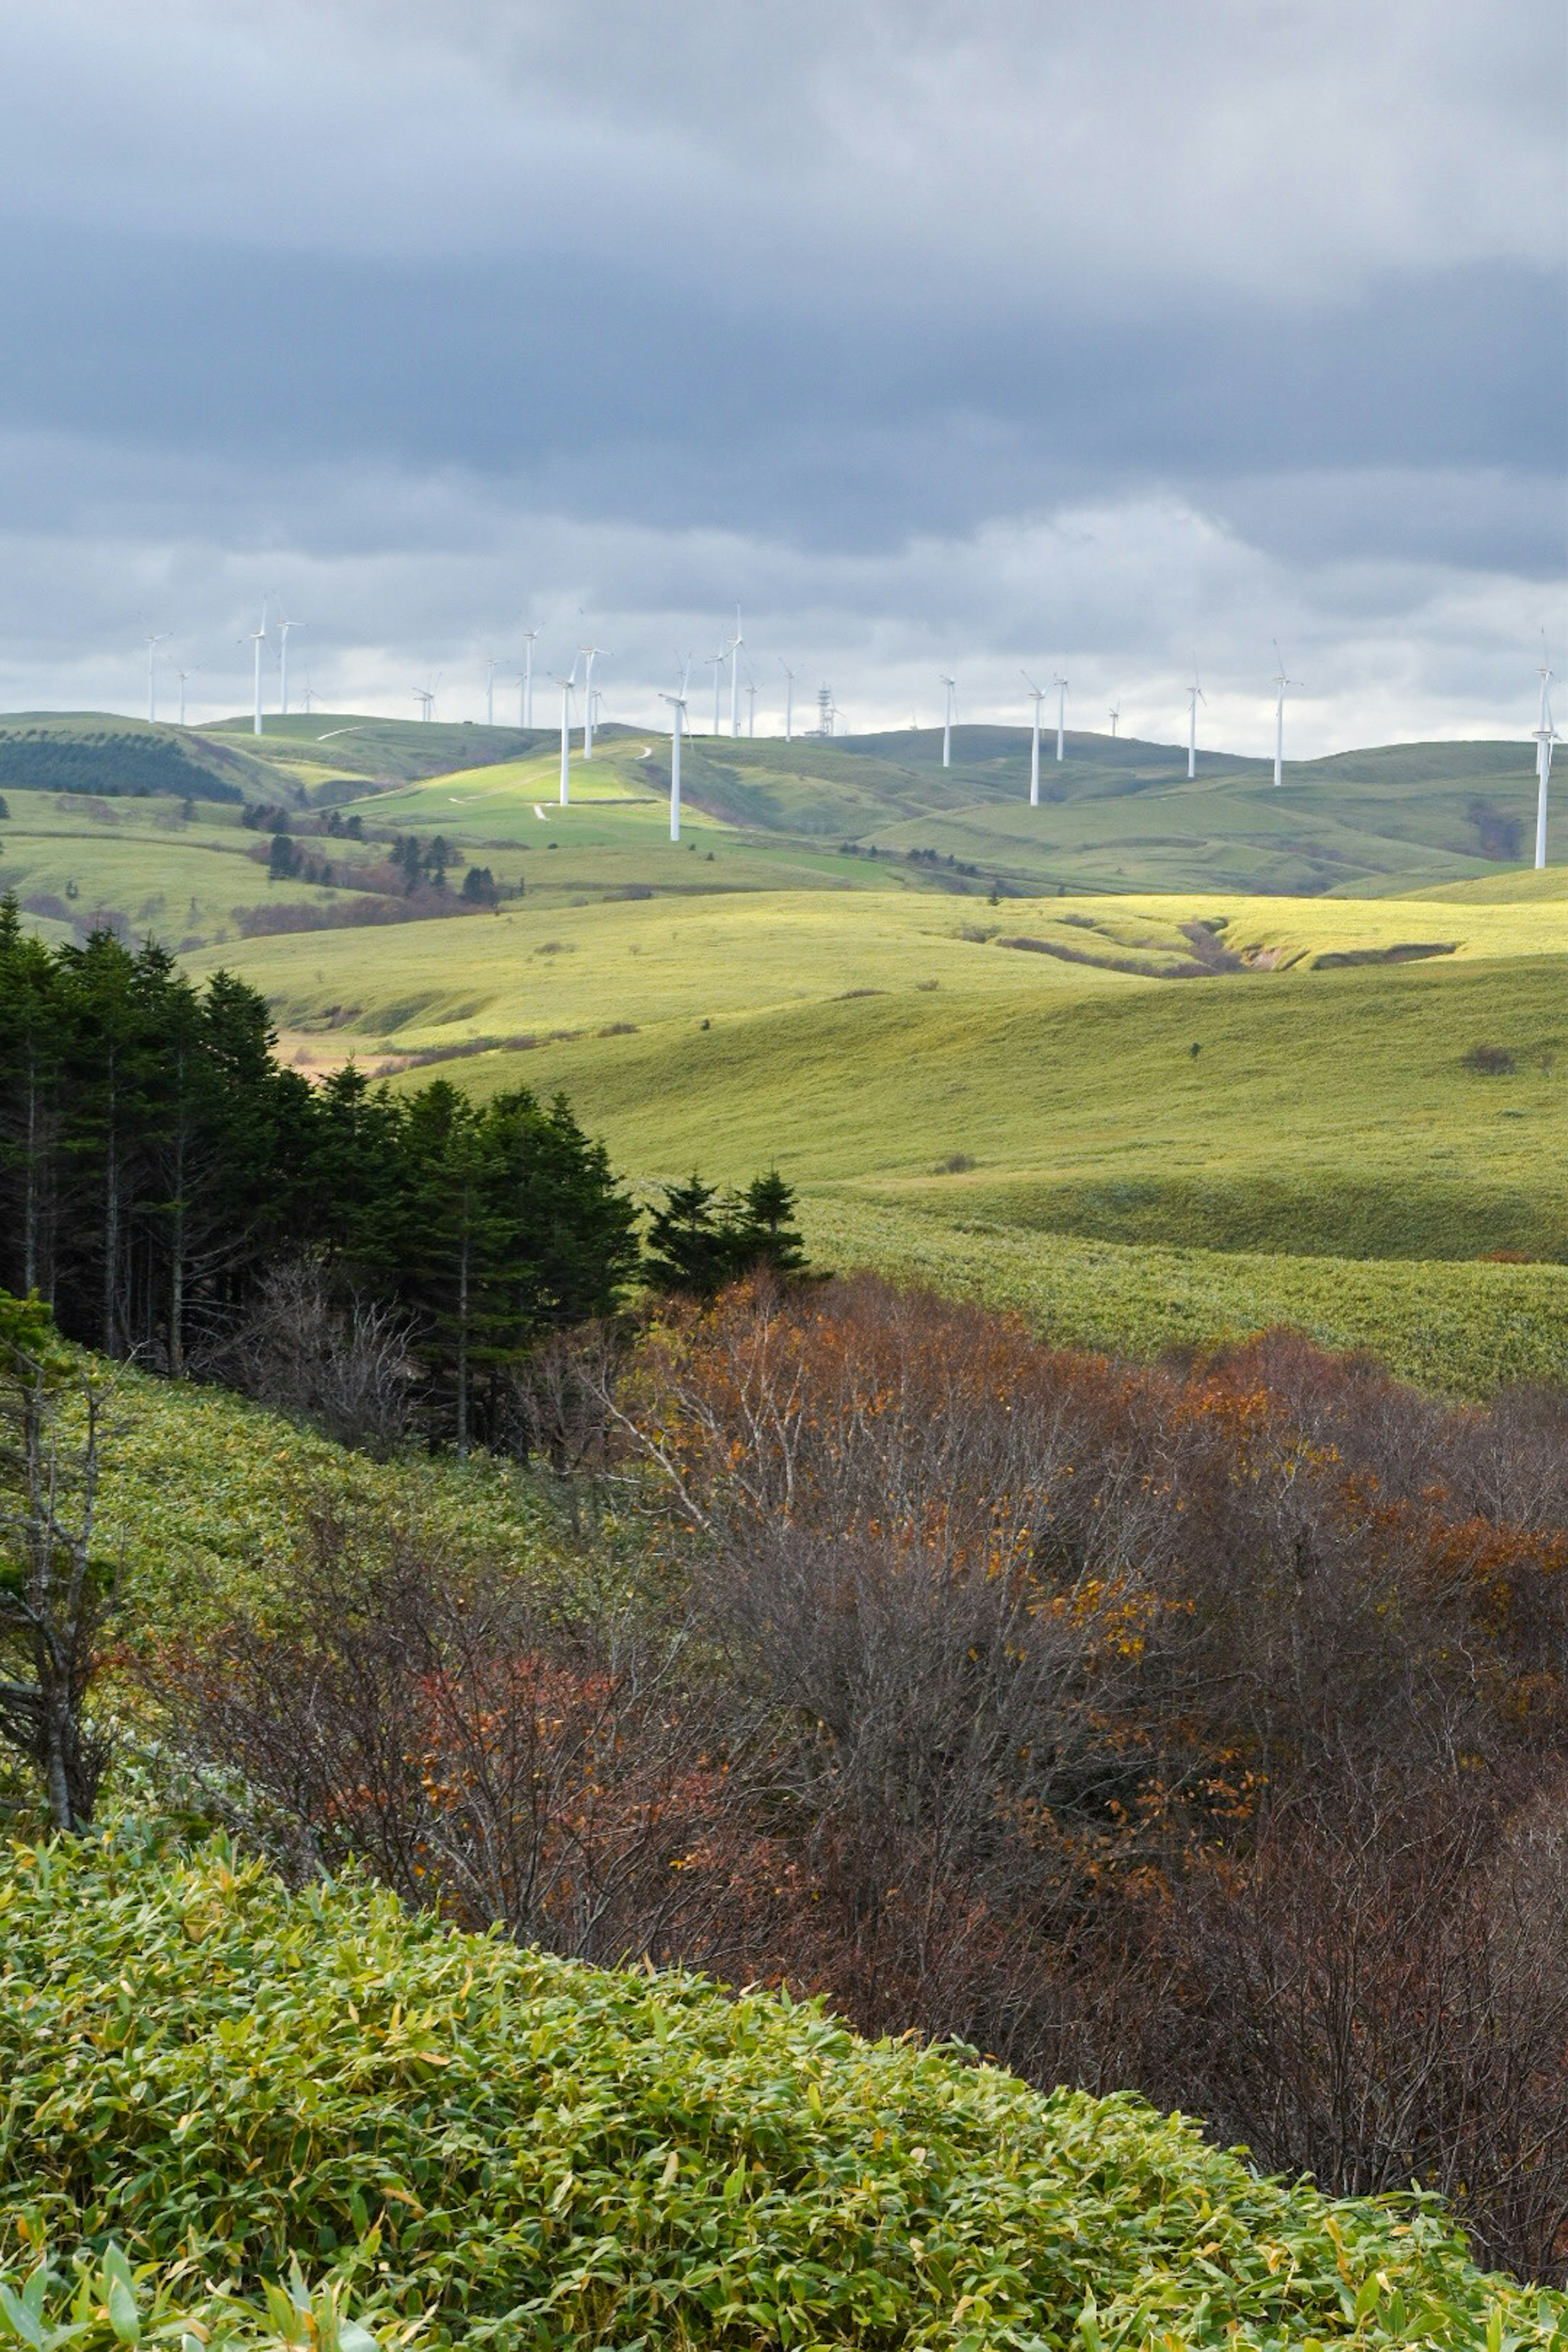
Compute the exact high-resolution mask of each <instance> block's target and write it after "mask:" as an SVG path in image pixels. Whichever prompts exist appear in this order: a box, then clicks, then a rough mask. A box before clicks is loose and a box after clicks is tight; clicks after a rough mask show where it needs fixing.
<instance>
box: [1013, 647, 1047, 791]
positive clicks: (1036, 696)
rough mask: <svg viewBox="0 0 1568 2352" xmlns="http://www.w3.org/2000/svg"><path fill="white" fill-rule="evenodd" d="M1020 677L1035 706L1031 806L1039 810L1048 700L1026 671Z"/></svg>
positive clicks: (1030, 749)
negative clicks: (1043, 710) (1043, 717)
mask: <svg viewBox="0 0 1568 2352" xmlns="http://www.w3.org/2000/svg"><path fill="white" fill-rule="evenodd" d="M1018 675H1019V677H1021V678H1022V679H1023V681H1024V683H1025V685H1026V687H1027V688H1028V689H1029V699H1030V701H1031V702H1032V703H1033V704H1034V706H1035V732H1034V740H1032V742H1031V743H1030V746H1029V806H1030V807H1031V808H1038V807H1039V805H1040V705H1041V703H1042V702H1044V700H1045V698H1046V689H1045V688H1044V687H1043V686H1037V685H1036V684H1035V681H1034V679H1033V678H1032V677H1030V676H1029V673H1028V671H1027V670H1026V669H1021V670H1020V671H1019V672H1018Z"/></svg>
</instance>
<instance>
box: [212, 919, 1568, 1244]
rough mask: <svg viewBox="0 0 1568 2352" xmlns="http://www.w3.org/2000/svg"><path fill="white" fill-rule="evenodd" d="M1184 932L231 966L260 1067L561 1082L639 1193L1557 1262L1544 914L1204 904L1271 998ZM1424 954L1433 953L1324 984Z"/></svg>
mask: <svg viewBox="0 0 1568 2352" xmlns="http://www.w3.org/2000/svg"><path fill="white" fill-rule="evenodd" d="M1204 903H1205V902H1201V901H1193V902H1188V904H1187V906H1185V907H1184V906H1183V905H1182V903H1181V902H1179V901H1176V902H1172V901H1160V902H1142V904H1128V903H1123V904H1121V905H1117V904H1114V903H1109V902H1106V901H1087V902H1079V903H1078V904H1076V905H1075V904H1074V903H1073V902H1070V901H1069V902H1061V901H1046V902H1043V903H1040V904H1037V905H1034V906H1028V907H1025V908H1005V909H995V910H989V909H988V910H986V912H987V920H986V922H985V923H984V924H977V923H975V922H974V921H973V919H970V918H967V917H965V916H964V915H963V912H962V910H960V909H956V908H953V907H952V904H951V902H949V901H946V900H943V899H936V898H894V897H890V896H888V895H885V894H884V895H878V896H874V897H858V898H844V897H840V896H838V895H836V894H825V893H814V894H805V893H798V894H790V895H781V896H769V897H763V896H751V897H747V898H740V899H736V900H725V899H721V898H709V899H705V900H699V901H695V902H693V903H691V904H690V905H683V906H681V907H679V908H672V907H669V906H667V905H663V904H658V903H655V904H638V905H600V906H589V907H581V908H573V907H570V906H552V907H550V908H535V907H533V906H532V905H531V903H530V902H525V903H524V906H523V907H522V908H521V909H519V910H517V911H515V912H509V913H507V914H505V915H503V916H502V917H500V919H493V920H487V921H483V922H476V923H473V924H471V925H467V926H458V925H453V924H430V925H424V926H419V927H410V928H405V929H397V930H395V931H386V932H378V933H375V934H374V935H364V936H362V937H358V938H356V939H355V940H354V942H353V955H352V962H351V961H350V960H349V959H348V958H345V957H344V956H342V955H341V954H339V953H338V952H336V951H335V942H334V941H333V940H332V939H331V936H328V937H322V938H318V937H301V938H293V939H279V940H266V941H257V942H254V943H251V944H250V945H249V946H248V947H247V949H246V950H245V951H244V952H243V954H242V955H241V956H240V957H239V959H238V961H239V963H240V966H241V968H242V969H243V970H244V971H246V972H247V975H248V976H249V977H251V978H252V979H253V980H254V981H255V982H257V984H258V985H259V986H260V987H262V988H263V989H264V990H265V992H267V994H268V998H269V999H270V1001H271V1003H273V1005H274V1008H275V1011H276V1013H277V1016H278V1018H279V1023H280V1024H281V1025H282V1026H283V1028H284V1030H285V1032H286V1033H287V1048H288V1050H289V1053H290V1054H291V1055H306V1056H307V1057H309V1056H310V1055H320V1056H321V1058H322V1059H323V1060H333V1059H338V1058H341V1057H342V1054H343V1053H344V1052H345V1051H346V1050H348V1049H349V1048H351V1047H354V1046H357V1047H358V1048H359V1049H361V1050H362V1051H363V1052H366V1053H367V1054H369V1055H371V1056H373V1057H374V1056H375V1055H384V1054H385V1053H387V1052H392V1053H397V1052H400V1051H401V1052H403V1053H405V1054H406V1053H414V1052H425V1053H431V1052H434V1053H437V1054H439V1053H441V1052H444V1051H450V1050H452V1049H454V1048H458V1047H471V1046H474V1045H479V1044H482V1043H483V1042H484V1041H486V1040H500V1039H506V1038H512V1039H521V1040H523V1041H524V1045H525V1050H522V1051H518V1050H515V1049H514V1050H512V1051H510V1052H500V1053H493V1052H486V1053H480V1054H477V1055H473V1057H472V1058H466V1059H465V1060H464V1062H463V1065H462V1071H463V1079H464V1083H465V1085H466V1086H468V1087H471V1088H473V1089H475V1090H476V1091H479V1092H480V1093H487V1092H489V1091H491V1090H493V1089H494V1088H496V1087H500V1086H502V1085H510V1084H515V1083H518V1082H519V1081H523V1082H526V1083H528V1084H529V1085H531V1086H533V1087H536V1088H542V1089H546V1090H552V1089H553V1088H555V1087H558V1086H561V1087H565V1088H566V1089H567V1091H568V1092H569V1093H570V1094H571V1096H572V1097H573V1099H574V1102H576V1103H577V1104H578V1106H579V1107H580V1108H581V1110H582V1112H583V1114H584V1116H585V1117H586V1118H588V1120H589V1121H590V1123H591V1124H593V1125H594V1126H595V1128H597V1129H603V1131H604V1132H605V1134H606V1135H607V1137H608V1139H609V1140H610V1143H611V1146H612V1149H613V1150H614V1151H615V1152H616V1155H617V1158H618V1160H619V1161H620V1163H621V1164H622V1165H624V1166H626V1168H628V1169H629V1170H630V1171H632V1172H633V1173H634V1174H636V1175H638V1176H640V1177H644V1178H653V1177H663V1176H668V1175H669V1174H670V1173H671V1172H673V1171H680V1170H682V1169H684V1168H686V1167H687V1166H689V1163H690V1162H691V1160H693V1159H698V1160H700V1161H701V1163H702V1165H703V1166H704V1167H706V1168H710V1169H711V1170H712V1171H714V1172H716V1173H718V1174H720V1175H722V1176H724V1177H726V1178H735V1177H739V1176H741V1175H742V1174H744V1173H745V1172H747V1171H750V1170H752V1169H754V1168H755V1167H756V1166H757V1165H758V1164H759V1163H760V1162H761V1161H763V1160H767V1159H770V1158H772V1157H773V1156H774V1155H775V1154H776V1156H777V1157H778V1160H779V1164H780V1165H781V1167H782V1168H783V1169H784V1172H785V1173H786V1174H787V1175H789V1176H790V1177H791V1178H792V1180H793V1181H797V1182H805V1183H807V1184H817V1183H842V1182H843V1181H847V1180H855V1181H858V1182H859V1183H862V1184H873V1185H876V1186H879V1187H880V1188H883V1189H884V1190H885V1188H886V1187H887V1186H888V1185H889V1183H894V1184H897V1185H898V1186H899V1187H900V1190H901V1191H903V1192H908V1193H910V1196H911V1197H916V1196H918V1198H919V1200H920V1202H921V1204H922V1205H924V1206H926V1207H929V1208H931V1209H932V1210H940V1211H941V1213H942V1214H944V1215H947V1216H950V1217H956V1218H959V1219H972V1218H973V1217H974V1216H976V1215H983V1216H984V1217H985V1218H986V1219H988V1220H989V1221H990V1222H992V1223H1008V1224H1013V1225H1016V1226H1020V1227H1023V1228H1026V1229H1037V1230H1055V1231H1066V1232H1079V1233H1085V1234H1095V1235H1097V1236H1098V1237H1100V1238H1104V1239H1122V1240H1130V1241H1131V1240H1163V1241H1167V1242H1175V1243H1181V1244H1200V1243H1201V1244H1208V1245H1209V1246H1217V1247H1222V1248H1225V1247H1229V1248H1237V1249H1258V1248H1272V1249H1285V1250H1290V1251H1293V1252H1296V1253H1302V1252H1307V1253H1312V1252H1319V1251H1329V1252H1331V1253H1335V1254H1340V1255H1369V1256H1373V1255H1405V1256H1454V1257H1464V1256H1477V1255H1483V1254H1485V1253H1487V1252H1489V1251H1495V1250H1499V1249H1522V1250H1526V1251H1528V1252H1530V1253H1531V1254H1532V1255H1550V1256H1555V1255H1561V1254H1563V1251H1564V1248H1565V1247H1568V1221H1565V1218H1564V1213H1563V1204H1564V1199H1565V1196H1568V1175H1565V1173H1564V1171H1565V1170H1568V1154H1565V1149H1564V1147H1565V1146H1568V1007H1565V999H1564V992H1563V970H1564V967H1563V962H1562V961H1561V958H1560V954H1552V955H1540V954H1537V955H1534V956H1523V955H1521V954H1519V953H1518V952H1517V950H1518V949H1519V947H1520V945H1521V943H1522V942H1524V941H1525V940H1534V941H1536V942H1537V943H1539V942H1540V941H1541V940H1542V937H1543V936H1544V937H1546V938H1548V939H1551V940H1553V941H1555V942H1556V943H1557V945H1558V947H1559V949H1561V948H1563V947H1568V920H1565V919H1564V915H1563V902H1561V901H1560V902H1555V904H1554V905H1553V906H1552V908H1545V907H1542V908H1541V909H1540V910H1539V911H1536V910H1527V909H1519V908H1513V907H1502V908H1492V907H1457V906H1451V907H1447V908H1443V909H1442V910H1441V912H1440V915H1439V910H1437V909H1433V908H1418V907H1415V906H1413V905H1412V903H1411V902H1408V901H1398V902H1377V903H1375V904H1361V903H1343V902H1333V903H1331V904H1329V905H1319V906H1316V907H1314V908H1312V909H1310V911H1309V910H1307V909H1304V908H1300V906H1298V905H1296V904H1294V903H1292V902H1285V903H1283V904H1268V903H1261V902H1245V901H1233V902H1231V903H1230V906H1229V908H1213V907H1211V908H1210V909H1209V915H1208V921H1209V922H1210V923H1211V924H1215V925H1217V926H1219V927H1220V928H1219V929H1218V932H1217V935H1216V934H1215V933H1209V934H1208V935H1207V936H1208V937H1209V938H1210V939H1211V940H1213V939H1214V938H1215V936H1217V937H1218V939H1220V940H1223V941H1226V942H1230V941H1235V943H1236V948H1237V950H1239V951H1240V952H1241V953H1244V954H1246V955H1248V956H1253V957H1261V958H1262V959H1263V960H1264V961H1265V962H1267V963H1269V964H1272V965H1273V967H1274V968H1272V969H1267V970H1266V969H1258V968H1253V969H1246V970H1240V971H1233V972H1231V973H1228V974H1223V975H1220V976H1216V977H1213V978H1201V979H1185V980H1182V981H1181V982H1168V981H1160V980H1159V979H1157V978H1156V977H1155V975H1157V974H1159V973H1160V972H1162V971H1172V970H1190V969H1191V968H1192V966H1193V961H1194V947H1193V944H1192V940H1191V938H1190V936H1189V935H1188V933H1187V932H1185V931H1184V929H1182V924H1183V923H1184V922H1187V923H1191V922H1192V921H1193V919H1194V917H1193V913H1192V909H1193V908H1194V907H1195V906H1197V905H1199V904H1204ZM1428 916H1430V917H1431V919H1430V920H1427V919H1426V918H1427V917H1428ZM1004 920H1005V925H1006V928H1001V924H1002V922H1003V921H1004ZM1015 923H1016V924H1017V925H1018V926H1019V928H1018V929H1017V930H1014V929H1013V928H1012V926H1013V925H1014V924H1015ZM1423 933H1424V934H1426V940H1427V943H1428V944H1433V943H1438V944H1441V945H1443V946H1444V947H1445V948H1447V947H1451V948H1452V949H1453V950H1454V951H1453V952H1452V953H1451V954H1449V953H1445V954H1442V955H1439V956H1436V957H1433V958H1431V959H1430V960H1426V961H1418V962H1414V963H1410V962H1394V963H1388V964H1383V963H1378V962H1375V961H1374V962H1369V963H1358V962H1354V961H1350V962H1346V963H1344V964H1343V965H1333V964H1328V965H1325V962H1324V959H1326V958H1332V957H1347V958H1350V957H1355V956H1359V955H1363V954H1365V955H1369V956H1377V955H1380V954H1383V953H1385V952H1386V951H1387V950H1389V948H1390V947H1398V946H1399V945H1401V944H1409V943H1410V942H1411V941H1412V939H1413V937H1419V935H1421V934H1423ZM1019 939H1022V940H1031V941H1036V942H1039V941H1046V942H1048V943H1050V944H1053V945H1055V946H1056V947H1057V948H1058V950H1059V952H1058V953H1057V954H1045V953H1040V952H1037V951H1035V950H1033V949H1031V948H1028V947H1025V948H1019V947H1016V946H1009V945H1008V944H1006V942H1007V941H1009V940H1019ZM1066 956H1071V957H1073V958H1074V959H1082V960H1081V961H1079V960H1075V961H1064V960H1063V959H1064V957H1066ZM1101 958H1103V959H1104V961H1099V959H1101ZM215 961H217V958H216V953H214V954H209V955H207V956H206V957H205V958H196V959H195V964H196V967H197V968H198V969H202V968H205V966H206V965H209V964H211V963H213V962H215ZM704 1023H707V1024H708V1025H707V1026H706V1027H704V1026H703V1025H702V1024H704ZM529 1040H532V1041H533V1042H532V1043H531V1044H529V1043H527V1041H529ZM1194 1047H1195V1048H1196V1049H1197V1050H1196V1051H1195V1052H1194ZM955 1157H961V1158H962V1160H963V1161H964V1162H966V1163H967V1164H966V1165H964V1166H962V1167H960V1168H958V1169H956V1170H952V1171H947V1170H946V1169H945V1167H944V1163H947V1162H949V1161H951V1160H954V1158H955Z"/></svg>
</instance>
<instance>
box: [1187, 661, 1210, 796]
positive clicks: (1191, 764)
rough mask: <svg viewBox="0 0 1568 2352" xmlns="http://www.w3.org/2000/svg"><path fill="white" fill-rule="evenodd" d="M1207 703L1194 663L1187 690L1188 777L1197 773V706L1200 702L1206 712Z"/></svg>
mask: <svg viewBox="0 0 1568 2352" xmlns="http://www.w3.org/2000/svg"><path fill="white" fill-rule="evenodd" d="M1208 701H1209V698H1208V696H1207V695H1206V694H1205V692H1204V690H1203V688H1202V687H1201V686H1200V685H1199V684H1198V666H1197V664H1196V662H1194V664H1193V682H1192V684H1191V686H1189V687H1188V688H1187V773H1188V775H1189V776H1195V775H1196V774H1197V772H1198V705H1199V703H1200V702H1201V703H1202V704H1203V706H1204V709H1205V710H1206V709H1208Z"/></svg>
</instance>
